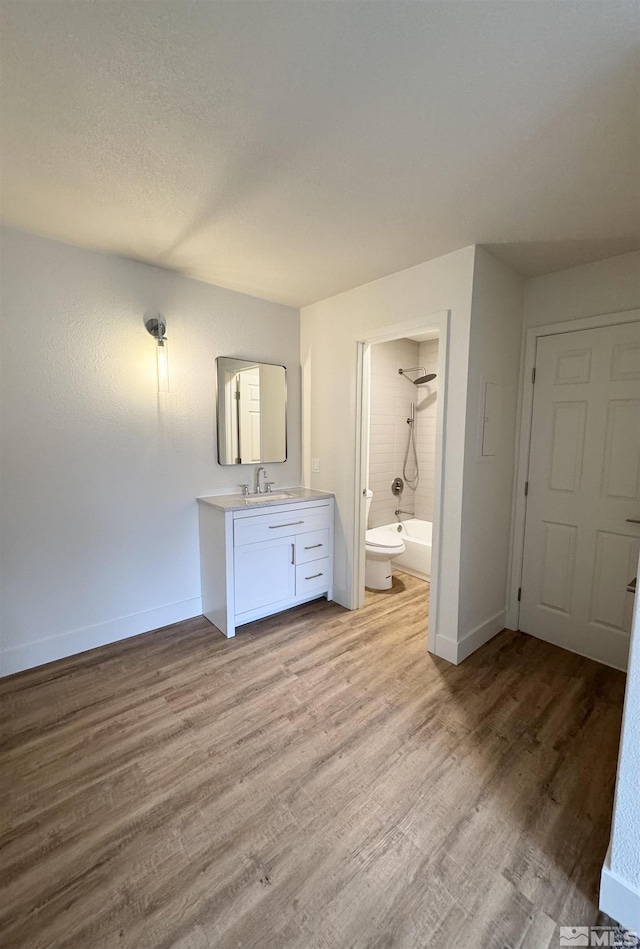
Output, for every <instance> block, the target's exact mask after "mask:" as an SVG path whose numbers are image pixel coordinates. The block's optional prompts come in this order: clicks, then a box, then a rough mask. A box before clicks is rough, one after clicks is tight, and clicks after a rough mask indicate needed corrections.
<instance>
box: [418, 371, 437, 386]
mask: <svg viewBox="0 0 640 949" xmlns="http://www.w3.org/2000/svg"><path fill="white" fill-rule="evenodd" d="M435 377H436V373H435V372H430V373H429V374H428V375H426V376H420V377H419V378H418V379H414V380H413V384H414V386H423V385H424V384H425V382H431V381H432V380H433V379H435Z"/></svg>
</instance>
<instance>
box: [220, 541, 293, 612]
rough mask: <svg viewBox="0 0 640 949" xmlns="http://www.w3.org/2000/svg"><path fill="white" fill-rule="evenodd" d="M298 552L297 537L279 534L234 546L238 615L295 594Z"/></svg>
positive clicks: (289, 597)
mask: <svg viewBox="0 0 640 949" xmlns="http://www.w3.org/2000/svg"><path fill="white" fill-rule="evenodd" d="M294 551H295V538H294V537H278V538H276V539H274V540H263V541H260V542H259V543H257V544H243V545H242V546H241V547H236V548H235V549H234V552H233V557H234V567H235V613H236V616H237V615H238V614H240V613H248V612H249V611H250V610H257V609H260V608H261V607H263V606H269V605H270V604H276V603H278V602H280V601H281V600H291V599H292V598H293V597H294V596H295V592H296V568H295V566H294V563H293V561H294Z"/></svg>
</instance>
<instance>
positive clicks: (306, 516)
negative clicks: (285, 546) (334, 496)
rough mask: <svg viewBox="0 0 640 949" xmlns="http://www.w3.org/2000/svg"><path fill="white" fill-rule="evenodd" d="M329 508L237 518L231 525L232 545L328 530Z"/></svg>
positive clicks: (301, 509) (302, 509)
mask: <svg viewBox="0 0 640 949" xmlns="http://www.w3.org/2000/svg"><path fill="white" fill-rule="evenodd" d="M329 512H330V508H329V507H328V506H327V507H321V508H318V507H312V508H310V509H308V510H305V509H304V508H298V509H297V510H293V511H284V512H282V511H281V512H280V513H278V514H259V515H257V516H256V517H245V518H239V519H238V520H236V521H234V524H233V544H234V547H240V546H241V545H242V544H255V543H257V542H258V541H261V540H273V538H274V537H281V536H283V535H290V534H303V533H307V532H308V531H317V530H322V529H325V528H326V529H328V528H329V527H330V526H331V516H330V513H329Z"/></svg>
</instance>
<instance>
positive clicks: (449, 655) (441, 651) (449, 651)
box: [434, 633, 458, 666]
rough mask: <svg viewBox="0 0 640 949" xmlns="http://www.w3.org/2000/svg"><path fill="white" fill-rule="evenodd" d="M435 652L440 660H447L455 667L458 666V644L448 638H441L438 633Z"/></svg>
mask: <svg viewBox="0 0 640 949" xmlns="http://www.w3.org/2000/svg"><path fill="white" fill-rule="evenodd" d="M434 652H435V654H436V656H438V658H439V659H446V660H447V662H452V663H453V664H454V666H456V665H457V664H458V644H457V643H455V642H454V641H453V640H452V639H447V637H446V636H440V635H438V633H436V642H435V649H434Z"/></svg>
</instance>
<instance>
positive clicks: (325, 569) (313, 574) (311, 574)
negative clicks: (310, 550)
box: [296, 557, 331, 596]
mask: <svg viewBox="0 0 640 949" xmlns="http://www.w3.org/2000/svg"><path fill="white" fill-rule="evenodd" d="M330 586H331V558H330V557H325V558H324V559H323V560H312V561H310V562H309V563H301V564H298V566H297V567H296V596H306V595H307V594H311V593H318V592H319V591H320V590H328V589H329V587H330Z"/></svg>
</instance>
